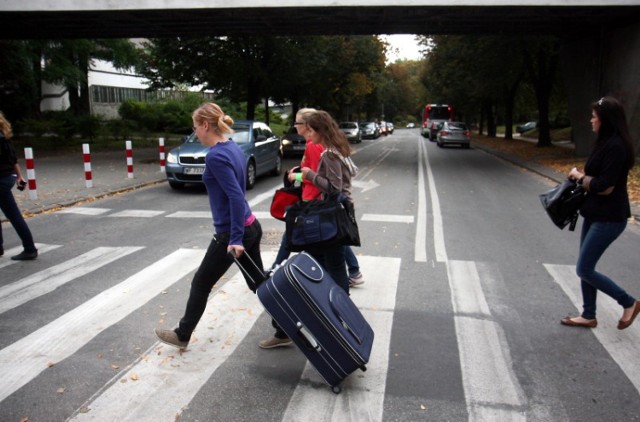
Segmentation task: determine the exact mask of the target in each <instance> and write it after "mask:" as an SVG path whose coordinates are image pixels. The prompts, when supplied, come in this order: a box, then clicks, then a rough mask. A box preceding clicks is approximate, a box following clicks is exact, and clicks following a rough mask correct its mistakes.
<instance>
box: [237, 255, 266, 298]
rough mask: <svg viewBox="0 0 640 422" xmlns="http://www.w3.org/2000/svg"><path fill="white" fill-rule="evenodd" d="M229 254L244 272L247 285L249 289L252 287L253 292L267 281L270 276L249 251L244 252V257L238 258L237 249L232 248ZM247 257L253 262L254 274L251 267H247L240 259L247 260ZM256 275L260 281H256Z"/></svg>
mask: <svg viewBox="0 0 640 422" xmlns="http://www.w3.org/2000/svg"><path fill="white" fill-rule="evenodd" d="M229 256H231V258H233V261H234V262H235V263H236V265H237V266H238V268H240V271H242V274H244V276H245V277H244V279H245V281H246V282H247V286H249V289H251V291H252V292H254V293H255V292H256V290H257V289H258V286H259V285H260V284H261V283H262V282H263V281H265V280H266V279H267V278H268V277H267V275H266V274H265V273H264V271H263V270H262V268H259V267H258V265H257V264H256V263H255V261H254V260H253V259H252V258H251V256H250V255H249V254H248V253H246V252H245V253H243V254H242V257H240V258H238V255H237V254H236V251H235V249H231V250H230V251H229ZM245 257H246V261H249V262H250V263H251V267H252V268H251V270H253V272H254V274H253V275H252V274H251V272H250V271H249V269H247V268H246V267H245V266H244V265H243V264H242V263H241V262H240V260H241V259H242V260H245ZM256 276H258V277H259V279H258V280H259V281H257V282H256Z"/></svg>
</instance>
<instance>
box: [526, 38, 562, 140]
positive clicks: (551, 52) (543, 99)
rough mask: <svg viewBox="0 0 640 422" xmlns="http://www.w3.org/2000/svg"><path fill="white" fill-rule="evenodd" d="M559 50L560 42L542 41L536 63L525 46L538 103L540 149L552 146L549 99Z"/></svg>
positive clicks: (538, 48) (537, 52) (529, 71)
mask: <svg viewBox="0 0 640 422" xmlns="http://www.w3.org/2000/svg"><path fill="white" fill-rule="evenodd" d="M558 49H559V44H558V40H552V41H551V44H549V42H545V41H544V40H542V41H540V42H539V43H538V44H537V46H536V60H535V62H534V61H533V57H532V55H531V52H530V51H529V49H528V46H527V45H526V44H525V45H524V53H525V63H526V67H527V71H528V73H529V77H530V78H531V81H532V83H533V89H534V91H535V93H536V101H537V103H538V143H537V146H539V147H546V146H551V131H550V125H549V99H550V98H551V88H552V87H553V79H554V77H555V74H556V69H557V67H558V59H559V54H558ZM534 64H535V65H536V66H534Z"/></svg>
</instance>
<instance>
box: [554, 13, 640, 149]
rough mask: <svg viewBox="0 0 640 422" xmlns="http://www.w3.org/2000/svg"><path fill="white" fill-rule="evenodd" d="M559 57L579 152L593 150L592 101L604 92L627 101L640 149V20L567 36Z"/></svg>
mask: <svg viewBox="0 0 640 422" xmlns="http://www.w3.org/2000/svg"><path fill="white" fill-rule="evenodd" d="M560 57H561V65H562V66H561V68H562V76H563V79H564V83H565V88H566V92H567V97H568V98H569V118H570V119H571V123H572V128H573V135H572V136H573V140H574V142H575V144H576V154H578V155H579V156H586V155H588V154H589V152H590V151H591V145H592V144H593V139H594V137H593V134H592V133H591V125H590V123H589V120H590V118H591V103H592V102H593V101H596V100H597V99H598V98H600V97H602V96H604V95H612V96H614V97H616V98H617V99H619V100H620V101H621V102H622V103H623V104H624V107H625V112H626V114H627V119H628V121H629V128H630V130H631V138H632V139H633V141H634V142H635V147H636V153H640V148H639V147H640V72H638V69H640V24H636V25H632V26H627V27H624V28H617V29H612V30H606V31H604V30H603V31H602V32H601V33H598V34H593V36H591V37H588V36H587V37H582V38H574V39H567V40H565V41H564V42H563V44H562V48H561V52H560Z"/></svg>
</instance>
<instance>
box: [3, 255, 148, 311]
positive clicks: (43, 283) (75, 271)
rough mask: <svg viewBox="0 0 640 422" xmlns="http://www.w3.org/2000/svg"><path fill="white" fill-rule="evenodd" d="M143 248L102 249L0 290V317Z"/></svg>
mask: <svg viewBox="0 0 640 422" xmlns="http://www.w3.org/2000/svg"><path fill="white" fill-rule="evenodd" d="M140 249H143V248H142V247H99V248H95V249H93V250H91V251H89V252H86V253H84V254H82V255H80V256H77V257H75V258H73V259H70V260H69V261H66V262H63V263H62V264H58V265H54V266H53V267H50V268H48V269H46V270H44V271H40V272H38V273H36V274H33V275H31V276H29V277H26V278H23V279H22V280H19V281H16V282H15V283H11V284H8V285H6V286H3V287H1V288H0V314H2V313H4V312H6V311H8V310H10V309H13V308H15V307H16V306H20V305H22V304H23V303H26V302H28V301H30V300H33V299H35V298H37V297H39V296H42V295H44V294H47V293H49V292H52V291H54V290H55V289H57V288H58V287H60V286H62V285H64V284H66V283H68V282H70V281H72V280H74V279H76V278H78V277H81V276H83V275H86V274H88V273H90V272H92V271H95V270H97V269H98V268H100V267H103V266H105V265H107V264H109V263H111V262H113V261H115V260H117V259H120V258H122V257H124V256H126V255H129V254H131V253H133V252H136V251H139V250H140Z"/></svg>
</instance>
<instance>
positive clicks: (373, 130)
mask: <svg viewBox="0 0 640 422" xmlns="http://www.w3.org/2000/svg"><path fill="white" fill-rule="evenodd" d="M360 131H361V132H362V139H378V138H379V137H380V128H379V127H378V125H377V124H376V123H375V122H365V123H362V124H361V125H360Z"/></svg>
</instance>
